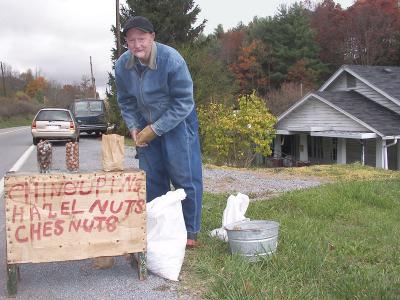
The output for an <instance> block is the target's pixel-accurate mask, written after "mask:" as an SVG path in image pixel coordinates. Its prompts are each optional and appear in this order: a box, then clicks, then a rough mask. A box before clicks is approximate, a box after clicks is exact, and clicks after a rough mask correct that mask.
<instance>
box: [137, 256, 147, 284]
mask: <svg viewBox="0 0 400 300" xmlns="http://www.w3.org/2000/svg"><path fill="white" fill-rule="evenodd" d="M137 263H138V274H139V280H145V279H147V257H146V252H139V253H138V262H137Z"/></svg>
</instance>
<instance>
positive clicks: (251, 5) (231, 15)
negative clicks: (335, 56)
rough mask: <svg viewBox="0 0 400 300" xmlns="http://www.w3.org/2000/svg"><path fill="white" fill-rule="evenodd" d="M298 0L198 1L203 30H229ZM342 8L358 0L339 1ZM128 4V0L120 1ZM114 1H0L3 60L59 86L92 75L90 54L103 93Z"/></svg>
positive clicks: (109, 65)
mask: <svg viewBox="0 0 400 300" xmlns="http://www.w3.org/2000/svg"><path fill="white" fill-rule="evenodd" d="M294 2H295V0H286V1H285V0H268V1H267V0H246V1H236V0H195V3H196V4H197V5H199V7H200V9H201V13H200V14H199V16H198V19H199V20H203V19H206V20H207V24H206V27H205V31H204V33H205V34H209V33H212V32H213V31H214V29H215V28H216V27H217V25H218V24H222V25H223V28H224V29H225V30H228V29H230V28H232V27H234V26H236V25H237V24H238V23H239V22H243V24H248V22H250V21H251V20H252V19H253V17H254V16H258V17H266V16H273V15H274V14H275V13H276V12H277V9H278V7H279V5H281V4H287V5H290V4H292V3H294ZM336 2H337V3H340V4H341V6H342V7H343V8H346V7H348V6H349V5H351V4H352V3H353V2H354V0H338V1H336ZM120 3H121V4H124V3H125V1H124V0H120ZM115 9H116V7H115V1H114V0H34V1H32V0H14V1H6V0H0V61H2V62H4V63H6V64H7V65H9V66H11V68H12V70H13V71H17V72H24V71H26V70H27V69H28V68H30V69H32V70H33V72H34V73H36V72H37V73H38V74H40V75H42V76H44V77H45V78H46V79H48V80H55V81H57V82H58V83H60V84H66V83H77V84H78V83H80V81H81V78H82V76H83V75H85V76H90V63H89V57H90V56H91V57H92V62H93V73H94V77H95V79H96V86H97V89H98V91H99V93H100V96H101V97H104V94H105V89H106V86H107V80H108V75H107V74H108V72H110V71H111V70H112V67H111V48H112V47H113V45H114V37H113V35H112V33H111V31H110V29H111V25H112V24H114V23H115Z"/></svg>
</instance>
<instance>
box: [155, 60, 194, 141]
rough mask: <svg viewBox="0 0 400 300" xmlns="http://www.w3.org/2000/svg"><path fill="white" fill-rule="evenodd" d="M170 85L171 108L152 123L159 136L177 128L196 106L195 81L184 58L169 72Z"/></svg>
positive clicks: (175, 63) (176, 62)
mask: <svg viewBox="0 0 400 300" xmlns="http://www.w3.org/2000/svg"><path fill="white" fill-rule="evenodd" d="M168 86H169V94H170V98H171V102H170V105H169V108H168V109H167V110H166V111H165V112H164V113H163V114H162V115H161V117H160V118H159V119H158V120H157V121H155V122H154V123H153V124H152V128H153V130H154V132H155V133H156V134H157V135H159V136H161V135H163V134H164V133H166V132H168V131H170V130H171V129H173V128H175V127H176V126H177V125H178V124H179V123H180V122H182V121H183V120H184V119H186V117H187V116H188V115H189V114H190V113H191V112H192V110H193V108H194V99H193V81H192V78H191V76H190V73H189V69H188V67H187V65H186V63H185V61H184V60H183V58H181V59H180V60H179V61H175V62H174V65H173V68H172V70H171V72H169V74H168Z"/></svg>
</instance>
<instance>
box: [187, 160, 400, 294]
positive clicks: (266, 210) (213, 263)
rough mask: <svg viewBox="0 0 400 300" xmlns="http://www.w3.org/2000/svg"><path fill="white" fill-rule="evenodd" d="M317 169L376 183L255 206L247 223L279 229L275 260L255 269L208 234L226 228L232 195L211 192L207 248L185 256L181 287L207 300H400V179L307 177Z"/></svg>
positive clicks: (367, 174)
mask: <svg viewBox="0 0 400 300" xmlns="http://www.w3.org/2000/svg"><path fill="white" fill-rule="evenodd" d="M313 168H314V170H313ZM316 168H322V169H323V170H324V171H323V172H324V173H325V174H327V176H333V177H335V176H336V177H338V176H339V175H337V173H340V174H345V175H344V176H345V178H347V177H348V178H363V179H371V178H374V177H376V178H378V179H377V180H367V181H350V180H340V181H336V182H334V183H331V184H327V185H324V186H320V187H317V188H312V189H308V190H302V191H294V192H290V193H286V194H283V195H281V196H279V197H276V198H274V199H272V200H268V201H257V202H251V203H250V206H249V208H248V210H247V213H246V216H247V217H249V218H251V219H267V220H276V221H278V222H279V223H280V232H279V242H278V249H277V252H276V254H275V255H273V256H272V257H269V258H267V259H264V260H262V261H260V262H258V263H249V262H247V261H246V260H245V259H243V258H242V257H240V256H231V255H230V254H229V246H228V244H227V243H224V242H222V241H219V240H217V239H215V238H211V237H209V236H208V235H207V232H209V231H210V230H212V229H214V228H218V227H220V226H221V218H222V212H223V210H224V208H225V205H226V199H227V197H226V195H212V194H206V195H205V197H204V205H203V207H204V208H203V224H202V233H201V236H200V242H201V243H202V247H200V248H199V249H197V250H195V251H187V252H186V253H187V258H186V261H185V265H184V268H183V274H182V275H183V276H182V277H183V282H184V284H185V285H187V286H190V287H191V290H194V291H196V292H195V293H197V294H198V296H199V297H201V298H204V299H270V298H272V299H351V298H352V299H398V298H399V297H400V251H399V249H400V248H399V241H400V222H399V216H400V200H399V199H400V178H398V176H395V175H393V174H392V173H391V172H388V171H378V170H375V169H374V170H371V169H368V168H365V167H358V166H353V167H351V166H350V167H349V168H353V171H351V170H350V169H349V170H348V169H347V167H345V168H336V167H335V166H331V168H332V170H329V167H327V168H325V167H321V166H316V167H311V168H309V170H307V171H304V173H310V174H312V173H313V172H314V171H315V169H316ZM301 169H302V168H301ZM285 172H288V173H290V172H291V171H290V170H287V171H285ZM296 172H297V170H296ZM301 172H303V171H301ZM352 174H353V175H352ZM357 174H358V175H357ZM385 174H386V178H385ZM346 176H347V177H346ZM395 177H397V178H395Z"/></svg>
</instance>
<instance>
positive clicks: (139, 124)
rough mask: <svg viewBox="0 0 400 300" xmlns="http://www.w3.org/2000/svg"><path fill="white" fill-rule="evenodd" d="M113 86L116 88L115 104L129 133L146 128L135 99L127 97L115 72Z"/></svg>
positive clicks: (127, 94)
mask: <svg viewBox="0 0 400 300" xmlns="http://www.w3.org/2000/svg"><path fill="white" fill-rule="evenodd" d="M115 84H116V87H117V102H118V106H119V108H120V109H121V114H122V118H123V119H124V121H125V124H126V126H127V127H128V129H129V131H132V130H133V129H142V128H144V127H145V126H146V122H145V120H144V119H143V117H142V115H141V114H140V112H139V109H138V105H137V99H136V97H134V96H132V95H129V93H128V91H127V89H126V86H125V83H124V81H123V80H122V78H121V77H120V75H119V74H118V72H117V71H116V72H115Z"/></svg>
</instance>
